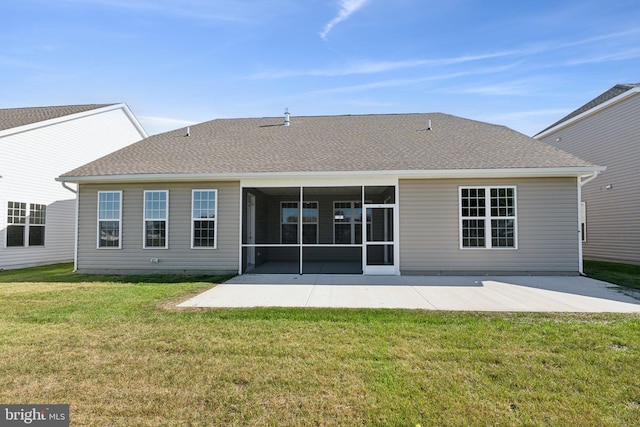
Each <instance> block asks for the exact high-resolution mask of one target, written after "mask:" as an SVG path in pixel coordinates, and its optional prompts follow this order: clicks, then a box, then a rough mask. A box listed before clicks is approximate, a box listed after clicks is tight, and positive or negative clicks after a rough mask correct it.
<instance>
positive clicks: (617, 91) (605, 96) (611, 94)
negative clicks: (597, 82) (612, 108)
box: [535, 83, 640, 136]
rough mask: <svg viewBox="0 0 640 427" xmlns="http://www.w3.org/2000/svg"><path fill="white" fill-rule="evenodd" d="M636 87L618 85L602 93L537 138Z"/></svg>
mask: <svg viewBox="0 0 640 427" xmlns="http://www.w3.org/2000/svg"><path fill="white" fill-rule="evenodd" d="M636 87H640V83H618V84H616V85H615V86H613V87H612V88H610V89H609V90H606V91H604V92H602V93H601V94H600V95H598V96H596V97H595V98H593V99H592V100H591V101H589V102H587V103H586V104H584V105H582V106H581V107H579V108H577V109H575V110H573V111H572V112H571V113H569V114H567V115H566V116H564V117H563V118H561V119H560V120H558V121H557V122H555V123H553V124H552V125H551V126H547V127H546V128H544V129H543V130H541V131H540V132H538V133H537V134H536V135H535V136H538V135H540V134H541V133H544V132H546V131H548V130H549V129H552V128H554V127H556V126H558V125H560V124H562V123H564V122H566V121H568V120H570V119H572V118H574V117H576V116H579V115H580V114H582V113H585V112H587V111H589V110H592V109H594V108H596V107H597V106H598V105H601V104H604V103H605V102H607V101H609V100H611V99H613V98H615V97H617V96H619V95H622V94H623V93H625V92H628V91H630V90H631V89H633V88H636Z"/></svg>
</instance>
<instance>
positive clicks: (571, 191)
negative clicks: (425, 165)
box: [399, 178, 579, 274]
mask: <svg viewBox="0 0 640 427" xmlns="http://www.w3.org/2000/svg"><path fill="white" fill-rule="evenodd" d="M488 185H508V186H511V185H513V186H516V188H517V190H516V197H517V200H516V208H517V212H516V214H517V235H518V248H517V249H460V232H459V199H458V187H459V186H488ZM399 196H400V199H399V200H400V203H399V215H400V270H401V272H402V274H420V273H424V274H447V273H454V272H455V273H468V274H472V273H503V274H504V273H514V274H516V273H518V274H521V273H532V274H578V270H579V264H578V222H577V221H578V198H577V181H576V178H539V179H491V180H488V179H482V180H471V179H455V180H453V179H451V180H401V181H400V184H399Z"/></svg>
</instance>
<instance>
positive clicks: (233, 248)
mask: <svg viewBox="0 0 640 427" xmlns="http://www.w3.org/2000/svg"><path fill="white" fill-rule="evenodd" d="M193 189H217V190H218V212H217V218H216V220H217V222H218V223H217V229H216V232H217V248H216V249H211V248H203V249H200V248H199V249H191V194H192V190H193ZM145 190H169V224H168V228H169V233H168V234H169V248H168V249H143V200H144V191H145ZM98 191H122V194H123V202H122V203H123V204H122V221H121V227H122V228H121V230H122V248H121V249H106V248H103V249H97V241H96V239H97V231H96V230H97V197H98ZM239 196H240V184H239V182H198V183H181V184H146V185H145V184H122V185H87V184H83V185H81V186H80V208H79V211H80V212H79V237H78V239H79V242H78V270H79V271H80V272H90V273H100V272H110V273H116V274H117V273H154V272H156V273H159V272H169V271H170V272H177V273H179V272H186V273H188V272H207V273H237V271H238V257H239V255H238V251H239V245H238V240H239V234H238V233H239V228H238V227H239V226H240V222H239V221H240V211H239V209H240V204H239V203H240V198H239ZM152 258H157V259H158V260H159V262H158V263H152V262H151V259H152Z"/></svg>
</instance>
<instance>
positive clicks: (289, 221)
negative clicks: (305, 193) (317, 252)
mask: <svg viewBox="0 0 640 427" xmlns="http://www.w3.org/2000/svg"><path fill="white" fill-rule="evenodd" d="M298 205H299V202H281V203H280V242H281V243H287V244H297V243H298V224H299V223H300V218H299V210H298ZM302 243H304V244H316V243H318V202H303V203H302Z"/></svg>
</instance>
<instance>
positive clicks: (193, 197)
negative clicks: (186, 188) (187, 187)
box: [190, 188, 218, 250]
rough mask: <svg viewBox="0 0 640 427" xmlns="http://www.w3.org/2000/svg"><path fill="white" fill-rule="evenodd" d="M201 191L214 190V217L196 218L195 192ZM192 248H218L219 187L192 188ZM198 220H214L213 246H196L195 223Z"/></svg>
mask: <svg viewBox="0 0 640 427" xmlns="http://www.w3.org/2000/svg"><path fill="white" fill-rule="evenodd" d="M199 192H213V193H214V195H215V196H214V197H215V203H214V208H213V209H214V217H213V219H211V218H195V217H194V215H193V211H194V208H195V194H196V193H199ZM190 215H191V249H197V250H200V249H204V250H206V249H218V189H216V188H194V189H192V190H191V214H190ZM196 221H213V246H195V245H194V244H193V243H194V238H195V224H196Z"/></svg>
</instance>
